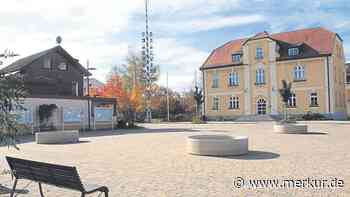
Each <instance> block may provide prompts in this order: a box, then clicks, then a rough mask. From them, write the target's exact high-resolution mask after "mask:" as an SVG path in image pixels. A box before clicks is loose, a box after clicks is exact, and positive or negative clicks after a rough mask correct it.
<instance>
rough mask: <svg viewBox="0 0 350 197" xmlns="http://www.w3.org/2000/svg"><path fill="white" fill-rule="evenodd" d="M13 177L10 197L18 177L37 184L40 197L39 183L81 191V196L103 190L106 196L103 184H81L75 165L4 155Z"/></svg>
mask: <svg viewBox="0 0 350 197" xmlns="http://www.w3.org/2000/svg"><path fill="white" fill-rule="evenodd" d="M6 160H7V162H8V164H9V166H10V168H11V171H12V174H13V176H14V177H15V182H14V184H13V188H12V191H11V195H10V197H13V196H14V193H15V189H16V185H17V181H18V179H27V180H31V181H34V182H37V183H38V184H39V191H40V195H41V197H44V194H43V190H42V186H41V184H42V183H44V184H48V185H53V186H57V187H60V188H66V189H71V190H75V191H79V192H81V197H85V195H86V194H91V193H94V192H103V193H104V194H105V197H108V188H107V187H105V186H95V185H84V184H82V182H81V180H80V177H79V174H78V171H77V169H76V168H75V167H70V166H62V165H55V164H49V163H43V162H37V161H30V160H24V159H18V158H13V157H6Z"/></svg>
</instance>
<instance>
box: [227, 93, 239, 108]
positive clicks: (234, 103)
mask: <svg viewBox="0 0 350 197" xmlns="http://www.w3.org/2000/svg"><path fill="white" fill-rule="evenodd" d="M229 109H232V110H234V109H239V97H238V96H231V97H230V101H229Z"/></svg>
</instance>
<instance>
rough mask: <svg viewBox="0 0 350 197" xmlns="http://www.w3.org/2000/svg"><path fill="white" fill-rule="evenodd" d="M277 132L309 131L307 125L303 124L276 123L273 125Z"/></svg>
mask: <svg viewBox="0 0 350 197" xmlns="http://www.w3.org/2000/svg"><path fill="white" fill-rule="evenodd" d="M273 129H274V131H275V132H277V133H290V134H298V133H299V134H301V133H307V132H308V129H307V125H302V124H275V125H274V127H273Z"/></svg>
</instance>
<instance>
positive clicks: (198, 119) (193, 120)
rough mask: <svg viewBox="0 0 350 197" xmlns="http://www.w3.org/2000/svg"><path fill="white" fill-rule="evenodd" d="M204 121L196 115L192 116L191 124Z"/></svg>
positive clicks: (203, 122)
mask: <svg viewBox="0 0 350 197" xmlns="http://www.w3.org/2000/svg"><path fill="white" fill-rule="evenodd" d="M205 123H206V122H205V121H203V120H201V119H200V118H198V117H197V116H193V117H192V124H205Z"/></svg>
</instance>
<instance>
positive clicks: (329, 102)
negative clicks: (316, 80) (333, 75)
mask: <svg viewBox="0 0 350 197" xmlns="http://www.w3.org/2000/svg"><path fill="white" fill-rule="evenodd" d="M326 62H327V84H328V90H327V91H328V113H331V87H330V83H331V82H330V79H329V56H327V57H326Z"/></svg>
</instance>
